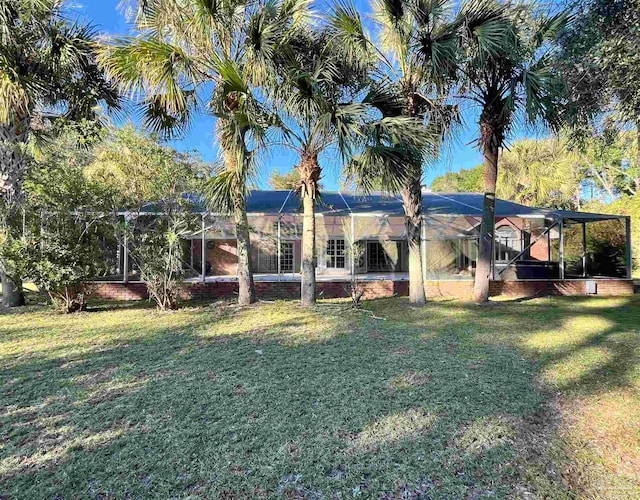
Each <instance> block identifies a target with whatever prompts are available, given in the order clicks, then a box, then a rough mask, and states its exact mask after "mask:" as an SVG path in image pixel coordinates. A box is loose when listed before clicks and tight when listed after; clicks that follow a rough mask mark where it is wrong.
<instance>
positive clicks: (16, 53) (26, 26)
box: [0, 0, 118, 306]
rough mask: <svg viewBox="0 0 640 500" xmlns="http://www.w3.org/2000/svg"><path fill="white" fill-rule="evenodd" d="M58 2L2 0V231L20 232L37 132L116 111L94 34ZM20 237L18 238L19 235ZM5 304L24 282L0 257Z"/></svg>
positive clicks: (15, 299)
mask: <svg viewBox="0 0 640 500" xmlns="http://www.w3.org/2000/svg"><path fill="white" fill-rule="evenodd" d="M63 5H64V4H63V2H62V1H60V0H37V1H34V0H0V203H2V205H3V207H0V208H1V209H2V210H1V211H2V214H3V216H2V220H1V221H0V224H1V225H2V226H3V227H2V231H4V232H5V233H14V234H13V236H16V234H15V233H19V232H20V228H19V227H17V228H16V227H13V226H12V225H11V224H12V221H13V220H14V218H15V216H16V214H17V213H18V212H19V211H20V206H21V203H22V201H23V192H22V182H23V179H24V175H25V172H26V168H27V165H28V160H27V156H26V155H25V150H26V148H27V143H28V141H29V138H30V137H31V136H32V135H33V132H34V130H42V129H47V128H48V127H47V122H48V121H50V120H51V119H54V118H56V117H58V116H64V117H66V118H68V119H71V120H78V119H80V118H82V117H87V118H93V117H95V115H96V109H97V108H96V106H97V105H98V104H99V103H101V102H104V103H106V104H107V105H108V106H110V107H117V106H118V96H117V93H116V92H115V90H114V88H113V87H112V86H111V85H109V84H107V83H106V82H105V80H104V78H103V77H102V74H101V72H100V71H99V70H98V68H97V66H96V63H95V59H94V42H95V35H96V33H95V30H94V28H93V27H91V26H89V25H86V24H82V23H79V22H75V21H71V20H69V19H67V18H65V17H64V15H63V13H64V11H63ZM18 237H19V236H18ZM0 271H2V273H3V275H4V274H7V273H8V274H9V275H11V277H12V278H13V281H14V282H15V283H14V282H11V280H10V279H7V277H6V276H4V277H3V283H4V286H3V304H5V305H7V306H12V305H19V304H20V303H23V301H24V298H23V296H22V293H21V287H20V276H17V275H16V274H15V273H14V272H12V270H11V269H10V268H9V267H8V262H7V261H6V260H5V259H3V258H0Z"/></svg>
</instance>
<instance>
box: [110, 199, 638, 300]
mask: <svg viewBox="0 0 640 500" xmlns="http://www.w3.org/2000/svg"><path fill="white" fill-rule="evenodd" d="M482 205H483V195H482V194H477V193H447V194H445V193H432V192H424V193H423V228H422V235H421V238H422V242H423V244H422V261H423V277H424V281H425V284H426V285H427V290H428V292H431V294H438V295H458V296H468V295H469V294H470V291H471V287H472V281H473V276H474V273H475V264H476V259H477V252H478V237H479V233H480V220H481V215H482ZM193 210H194V212H196V213H197V214H198V217H199V219H200V226H201V227H200V229H199V230H197V231H194V232H193V233H191V234H189V235H188V236H187V237H186V238H185V241H184V244H185V255H184V257H183V262H184V266H185V269H186V270H187V272H188V279H187V283H188V286H189V287H190V290H191V292H190V293H189V294H190V295H194V294H195V295H197V296H201V295H213V296H219V295H225V294H229V293H233V291H234V290H235V289H237V288H234V287H237V283H236V282H235V274H236V268H237V256H236V241H235V230H234V225H233V222H232V218H231V217H229V216H228V215H226V214H216V213H211V212H209V211H207V210H206V209H205V208H204V206H203V205H202V204H201V203H199V202H198V200H195V202H194V204H193ZM247 211H248V219H249V225H250V232H251V259H252V265H253V271H254V273H255V280H256V282H257V288H258V293H260V291H261V290H262V292H263V293H264V295H265V296H279V295H286V296H297V295H298V294H299V285H297V282H299V281H300V275H299V271H300V255H301V235H302V215H301V203H300V200H299V199H298V196H297V195H296V193H295V192H293V191H261V190H254V191H252V192H251V193H250V195H249V197H248V199H247ZM153 214H154V207H153V206H151V205H150V206H148V207H143V208H142V210H141V211H140V212H139V213H137V214H128V213H122V214H121V215H122V216H138V217H139V216H149V215H153ZM495 220H496V230H495V249H494V253H493V262H492V279H493V282H492V293H494V294H495V293H512V292H513V294H516V295H527V294H529V295H532V294H533V295H534V294H538V293H587V292H589V293H627V292H630V291H631V292H632V291H633V284H632V282H631V281H630V278H631V245H630V220H629V218H628V217H625V216H617V215H607V214H594V213H586V212H573V211H565V210H552V209H543V208H534V207H529V206H525V205H521V204H517V203H513V202H510V201H505V200H499V199H498V200H496V212H495ZM316 228H317V231H316V248H317V259H318V262H317V279H318V288H319V292H320V293H321V294H324V295H325V296H339V295H341V294H343V293H344V289H345V287H344V284H345V283H346V282H348V281H349V280H350V279H351V276H352V275H353V274H355V275H357V276H358V277H359V279H360V280H361V281H362V282H363V283H365V285H364V286H367V287H369V288H370V289H371V290H373V292H372V293H369V294H368V295H369V296H376V295H386V294H389V293H404V292H405V291H406V289H407V282H408V274H407V272H408V247H407V243H406V233H405V224H404V212H403V208H402V202H401V200H400V199H399V197H396V196H390V195H384V194H370V195H360V194H355V193H346V192H326V193H323V194H322V198H321V199H320V200H319V201H318V206H317V213H316ZM603 238H604V239H603ZM605 240H606V241H605ZM354 248H357V249H358V250H357V252H356V251H353V250H352V249H354ZM127 254H128V252H127V249H126V248H121V249H120V251H119V252H118V262H117V264H116V273H115V274H114V275H112V276H104V277H101V279H100V280H99V281H100V283H101V286H102V288H103V289H104V290H106V292H105V293H104V295H109V294H110V293H112V292H110V291H109V290H111V289H110V288H109V287H107V286H106V284H114V285H115V284H121V285H127V287H125V288H126V289H131V288H132V287H133V288H135V287H136V286H137V287H138V292H136V293H137V295H144V292H143V287H141V286H140V284H139V283H138V284H137V285H135V283H136V279H137V273H136V269H135V265H133V263H132V262H131V260H130V259H128V258H127ZM354 254H355V255H356V257H355V258H354V257H353V255H354ZM120 269H127V270H128V272H127V273H122V271H120ZM115 289H118V287H115ZM120 289H122V287H120ZM123 293H124V292H123ZM136 293H133V295H136ZM125 295H126V293H125ZM127 297H129V295H127Z"/></svg>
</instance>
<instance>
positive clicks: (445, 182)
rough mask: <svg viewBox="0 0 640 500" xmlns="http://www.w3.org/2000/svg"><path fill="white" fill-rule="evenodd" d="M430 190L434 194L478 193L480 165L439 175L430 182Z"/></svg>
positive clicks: (480, 177) (480, 186)
mask: <svg viewBox="0 0 640 500" xmlns="http://www.w3.org/2000/svg"><path fill="white" fill-rule="evenodd" d="M431 189H432V190H433V191H435V192H436V193H480V192H481V191H482V165H478V166H477V167H473V168H463V169H462V170H460V171H459V172H447V173H446V174H444V175H440V176H438V177H436V178H435V179H433V181H432V182H431Z"/></svg>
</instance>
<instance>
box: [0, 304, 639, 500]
mask: <svg viewBox="0 0 640 500" xmlns="http://www.w3.org/2000/svg"><path fill="white" fill-rule="evenodd" d="M112 307H113V306H112ZM366 307H367V309H369V311H370V312H356V311H351V310H350V309H348V307H347V305H346V303H344V302H328V303H323V304H320V305H319V306H318V307H317V308H316V309H315V310H314V311H312V312H307V311H303V310H301V309H300V308H299V307H298V306H297V305H296V304H295V303H292V302H275V303H262V304H258V305H256V306H253V307H250V308H246V309H237V308H235V307H232V306H228V305H223V304H217V305H212V306H201V307H192V308H185V309H182V310H180V311H178V312H175V313H166V314H162V313H158V312H156V311H155V310H153V309H150V308H145V307H143V306H140V305H138V306H131V305H129V306H121V307H119V308H115V309H114V308H112V309H107V308H106V307H104V306H103V308H98V310H96V311H93V312H86V313H82V314H78V315H73V316H62V315H56V314H53V313H51V312H49V311H47V310H44V309H37V308H36V309H27V310H26V311H22V312H19V313H11V314H5V315H0V372H1V375H0V376H1V378H2V380H1V383H2V405H1V408H0V412H1V414H0V443H1V448H0V498H5V497H6V498H24V499H39V498H149V497H154V498H169V497H171V498H186V497H190V498H218V497H219V498H239V497H240V498H243V497H246V498H260V497H288V498H334V497H335V498H351V497H358V496H360V497H362V498H369V497H374V498H484V497H494V498H495V497H514V496H517V497H525V498H531V495H536V496H539V497H545V496H546V497H553V498H558V497H560V498H562V497H572V496H575V495H576V494H577V495H578V496H580V497H597V498H638V497H640V477H639V476H640V335H639V333H640V300H639V298H638V297H630V298H580V297H578V298H552V299H536V300H531V301H525V302H503V303H497V304H496V305H493V306H488V307H477V306H474V305H470V304H464V303H460V302H454V301H437V302H432V303H430V304H429V305H428V306H427V307H425V308H422V309H415V308H411V307H410V306H409V305H408V303H407V301H406V299H402V298H397V299H386V300H378V301H371V302H369V303H367V304H366ZM376 317H378V318H384V319H377V318H376Z"/></svg>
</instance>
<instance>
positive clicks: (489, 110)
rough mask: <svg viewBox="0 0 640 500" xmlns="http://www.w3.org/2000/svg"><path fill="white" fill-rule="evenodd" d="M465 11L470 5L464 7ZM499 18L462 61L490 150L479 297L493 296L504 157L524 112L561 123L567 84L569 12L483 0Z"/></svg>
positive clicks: (484, 8)
mask: <svg viewBox="0 0 640 500" xmlns="http://www.w3.org/2000/svg"><path fill="white" fill-rule="evenodd" d="M463 11H464V8H463ZM478 12H480V13H481V14H482V15H483V16H484V17H485V18H491V19H493V20H494V21H493V23H492V24H491V25H490V26H489V27H490V28H493V29H494V31H495V32H496V36H495V37H493V43H491V44H490V45H487V44H486V41H485V40H483V39H482V38H480V37H478V36H477V35H476V34H474V33H469V36H467V37H466V40H465V42H464V43H463V44H461V49H462V50H461V57H462V60H461V63H460V66H459V72H460V79H461V87H462V88H463V89H465V92H466V93H465V95H464V98H465V99H467V100H470V101H471V102H472V103H474V104H475V105H476V106H477V107H478V108H479V109H480V118H479V129H480V136H479V139H478V142H479V146H480V148H481V149H482V153H483V156H484V204H483V212H482V225H481V231H480V233H481V234H480V246H479V255H478V263H477V267H476V275H475V282H474V300H475V301H476V302H479V303H482V302H486V301H487V300H488V299H489V280H490V277H491V261H492V257H491V256H492V252H493V239H494V234H493V233H494V227H495V219H494V214H495V192H496V181H497V179H498V159H499V154H500V150H501V148H503V146H504V144H505V141H506V138H507V135H508V134H509V132H510V131H511V129H512V127H513V124H514V122H515V120H516V119H517V117H518V115H520V114H521V115H522V116H523V118H524V120H525V121H526V122H528V123H530V124H539V123H544V124H548V125H551V126H557V125H559V124H560V121H559V117H558V110H559V104H560V100H561V97H562V95H563V91H562V84H561V81H560V79H559V78H557V76H556V74H555V72H554V71H553V68H552V59H551V56H552V52H553V50H554V42H555V41H556V40H557V38H558V35H559V34H560V33H561V31H562V30H563V28H564V27H565V25H566V23H567V20H568V17H567V14H566V13H564V12H561V13H558V14H555V15H553V16H546V15H540V14H538V13H536V12H532V11H531V9H530V8H529V7H526V6H523V5H518V6H515V7H514V6H512V5H509V4H500V3H498V2H496V1H495V0H483V1H482V2H481V9H479V10H478Z"/></svg>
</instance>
